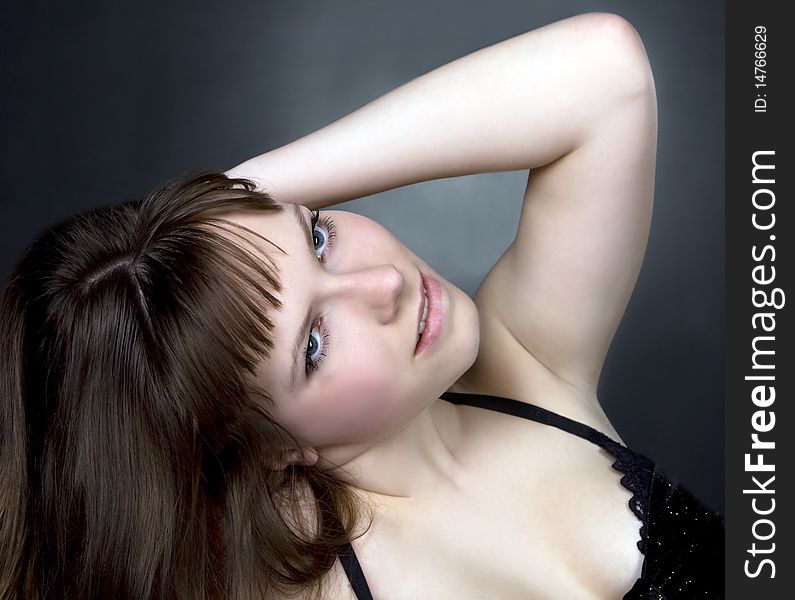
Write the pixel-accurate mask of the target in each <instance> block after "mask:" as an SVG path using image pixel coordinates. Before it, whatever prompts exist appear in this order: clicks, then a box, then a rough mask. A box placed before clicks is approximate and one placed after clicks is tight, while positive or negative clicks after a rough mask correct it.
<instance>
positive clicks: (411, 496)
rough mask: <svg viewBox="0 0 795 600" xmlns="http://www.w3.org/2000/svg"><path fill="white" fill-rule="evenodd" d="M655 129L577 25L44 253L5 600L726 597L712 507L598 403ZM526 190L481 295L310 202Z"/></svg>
mask: <svg viewBox="0 0 795 600" xmlns="http://www.w3.org/2000/svg"><path fill="white" fill-rule="evenodd" d="M656 126H657V123H656V101H655V94H654V84H653V79H652V75H651V72H650V68H649V64H648V61H647V59H646V56H645V52H644V49H643V45H642V43H641V41H640V40H639V38H638V36H637V33H636V32H635V30H634V29H633V28H632V26H631V25H630V24H629V23H628V22H626V21H625V20H623V19H622V18H620V17H618V16H616V15H612V14H607V13H590V14H584V15H579V16H576V17H572V18H568V19H565V20H562V21H558V22H555V23H552V24H550V25H547V26H545V27H541V28H539V29H536V30H533V31H529V32H527V33H524V34H522V35H519V36H516V37H514V38H511V39H508V40H505V41H503V42H500V43H497V44H495V45H493V46H490V47H487V48H484V49H482V50H479V51H477V52H474V53H472V54H470V55H468V56H465V57H463V58H461V59H459V60H457V61H454V62H452V63H450V64H448V65H445V66H443V67H440V68H438V69H436V70H435V71H432V72H430V73H428V74H426V75H424V76H422V77H419V78H417V79H415V80H414V81H412V82H410V83H408V84H406V85H404V86H402V87H400V88H398V89H396V90H394V91H392V92H390V93H389V94H386V95H385V96H383V97H382V98H379V99H378V100H376V101H374V102H372V103H370V104H368V105H367V106H365V107H363V108H362V109H360V110H358V111H356V112H354V113H352V114H351V115H349V116H347V117H345V118H343V119H341V120H339V121H337V122H335V123H333V124H331V125H329V126H327V127H325V128H323V129H321V130H319V131H317V132H315V133H313V134H311V135H308V136H306V137H304V138H302V139H300V140H298V141H296V142H293V143H291V144H288V145H287V146H284V147H282V148H279V149H277V150H274V151H272V152H268V153H265V154H263V155H261V156H258V157H256V158H253V159H251V160H249V161H247V162H244V163H242V164H241V165H238V166H236V167H234V168H232V169H230V170H229V171H228V172H226V173H225V174H220V173H207V172H194V173H188V174H185V175H184V176H182V177H178V178H175V179H174V180H172V181H170V182H169V183H168V184H166V185H165V186H163V187H162V188H160V189H158V190H156V191H154V192H153V193H152V194H150V195H149V196H148V197H147V198H145V199H144V200H143V201H140V202H130V203H126V204H122V205H118V206H115V207H110V208H107V209H100V210H95V211H92V212H90V213H85V214H82V215H76V216H75V217H73V218H72V219H69V220H67V221H66V222H64V223H62V224H59V225H58V226H56V227H55V228H53V229H52V230H51V231H50V232H47V233H46V234H45V235H43V236H42V237H41V238H39V239H38V240H37V241H36V242H35V243H34V245H33V246H32V247H31V249H30V250H29V251H28V252H27V253H26V255H25V256H24V257H23V258H22V259H21V261H20V262H19V263H18V265H17V266H16V268H15V270H14V273H13V274H12V277H11V279H10V281H9V283H8V285H7V286H6V289H5V291H4V295H3V304H2V324H1V325H0V327H1V328H2V329H0V343H2V352H3V356H4V357H5V360H4V361H3V364H2V369H3V371H2V379H0V382H1V383H0V385H2V388H1V389H2V413H0V416H1V417H2V418H1V419H0V423H1V424H2V432H3V441H2V446H0V452H1V453H2V455H0V465H2V466H0V469H2V471H0V475H2V478H3V481H4V482H6V485H5V486H3V488H2V492H0V514H2V517H3V518H2V522H0V573H2V575H0V577H1V579H0V598H12V597H18V596H22V597H26V598H43V597H68V598H95V597H96V598H99V597H131V598H150V597H154V598H205V597H214V598H215V597H217V598H236V599H237V598H240V599H242V598H282V597H296V596H295V595H297V596H298V597H305V598H310V597H317V598H329V599H331V598H334V599H337V598H359V599H360V600H363V599H364V598H368V597H372V598H376V599H390V600H391V599H402V598H407V599H409V598H410V599H423V598H429V599H431V598H432V599H436V598H442V599H446V598H455V599H468V598H506V599H507V598H547V597H549V598H622V597H623V598H695V597H699V598H718V597H721V596H722V560H723V550H722V536H723V523H722V518H721V516H720V515H718V514H715V513H712V512H711V511H709V510H707V509H706V508H705V507H704V506H702V505H701V504H700V503H699V501H698V500H697V499H695V498H694V497H693V496H692V495H691V494H690V493H689V492H688V491H687V490H686V489H684V488H681V487H680V486H678V485H676V483H675V482H673V481H671V480H670V479H669V478H668V477H667V476H666V475H665V474H664V473H663V472H662V471H660V470H659V469H656V468H655V466H654V463H653V462H652V461H650V460H649V459H648V458H646V457H643V456H641V455H639V454H636V453H634V452H632V451H631V450H629V449H627V448H626V447H625V446H624V445H623V441H622V440H621V438H620V437H619V435H618V433H617V432H616V431H615V429H614V428H613V427H612V425H611V424H610V421H609V420H608V418H607V417H606V415H605V413H604V412H603V410H602V409H601V406H600V404H599V400H598V398H597V396H596V385H597V381H598V378H599V373H600V370H601V365H602V362H603V360H604V356H605V353H606V351H607V348H608V346H609V344H610V341H611V339H612V336H613V334H614V332H615V330H616V328H617V326H618V323H619V321H620V319H621V316H622V314H623V312H624V309H625V306H626V303H627V301H628V299H629V296H630V294H631V291H632V289H633V286H634V284H635V280H636V277H637V274H638V270H639V268H640V264H641V260H642V257H643V252H644V249H645V245H646V239H647V234H648V230H649V223H650V217H651V206H652V194H653V187H654V186H653V184H654V168H655V155H656ZM525 168H529V169H532V173H531V176H530V178H529V180H528V186H527V190H526V192H525V197H524V205H523V210H522V215H521V218H520V221H519V224H518V229H517V234H516V239H515V240H514V242H513V243H512V244H511V246H510V247H509V248H508V250H507V251H506V252H505V254H504V255H503V256H502V257H501V258H500V260H499V261H498V262H497V263H496V264H495V265H494V267H493V268H492V270H491V271H490V272H489V274H488V276H487V277H486V278H485V280H484V281H483V283H482V285H481V286H480V289H479V290H478V293H477V295H476V296H475V298H474V301H473V300H472V299H470V298H469V297H468V296H467V295H466V294H464V293H463V292H462V291H461V290H459V289H457V288H456V287H455V286H453V285H452V284H450V283H449V282H448V281H446V280H445V279H444V278H443V277H442V276H441V275H440V274H439V273H437V272H435V271H434V270H433V269H432V268H431V267H430V266H429V265H428V264H426V263H425V262H424V261H423V260H422V259H421V258H420V257H418V256H416V255H415V254H414V253H412V252H411V251H410V250H409V249H408V248H406V247H405V246H403V245H402V244H401V243H400V242H399V241H398V240H397V239H396V238H395V237H393V236H392V235H391V234H390V233H389V232H388V231H387V230H386V229H384V228H383V227H381V226H380V225H378V224H377V223H375V222H373V221H372V220H370V219H367V218H365V217H362V216H359V215H356V214H354V213H350V212H345V211H337V210H335V211H325V210H324V211H322V212H320V211H319V209H321V208H326V207H328V206H332V205H334V204H337V203H340V202H343V201H345V200H349V199H352V198H357V197H361V196H364V195H367V194H372V193H375V192H379V191H383V190H386V189H391V188H394V187H398V186H402V185H407V184H409V183H413V182H418V181H426V180H431V179H437V178H442V177H452V176H459V175H465V174H470V173H479V172H487V171H505V170H515V169H525ZM464 243H465V242H464ZM602 450H604V451H602ZM611 467H612V468H611ZM365 517H366V518H365ZM293 594H295V595H293Z"/></svg>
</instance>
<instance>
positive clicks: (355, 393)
mask: <svg viewBox="0 0 795 600" xmlns="http://www.w3.org/2000/svg"><path fill="white" fill-rule="evenodd" d="M283 206H284V211H282V212H280V213H269V214H261V213H259V214H258V213H254V212H251V213H248V212H246V213H240V212H238V213H234V216H233V217H232V220H233V221H235V222H237V223H240V224H241V225H245V226H246V227H249V228H250V229H252V230H253V231H255V232H257V233H259V234H260V235H262V236H263V237H265V238H266V239H268V240H270V241H271V242H273V243H274V244H276V245H277V246H279V247H280V248H281V249H282V250H284V252H285V254H282V253H281V252H280V251H279V250H278V249H276V248H273V247H271V246H270V245H267V244H265V243H264V242H262V241H259V242H258V243H259V244H265V245H266V247H265V250H266V251H267V252H268V254H269V256H271V257H272V260H273V261H274V262H275V264H276V266H277V268H278V269H279V278H280V281H281V283H282V292H281V293H280V294H277V295H278V296H279V299H280V300H281V301H282V304H283V306H282V309H281V310H279V311H271V318H272V320H273V322H274V324H275V328H274V348H275V349H274V351H273V352H272V354H271V358H270V359H268V360H267V361H265V362H263V363H262V364H261V365H260V368H259V369H258V380H257V383H259V384H261V385H262V386H263V387H264V388H265V389H267V390H268V391H269V393H270V395H271V397H272V398H273V400H274V403H275V408H274V409H272V410H271V411H270V412H271V415H272V416H273V418H274V419H276V421H278V422H279V423H280V424H281V425H282V426H284V427H285V428H286V429H287V430H288V431H290V433H292V434H293V435H294V436H296V438H297V439H298V440H299V441H301V442H302V444H304V445H305V447H312V448H314V449H315V450H316V452H317V453H318V454H319V455H320V456H321V457H322V456H324V454H325V453H327V452H328V453H331V452H337V454H335V458H340V456H339V454H338V450H339V448H340V447H345V446H351V447H353V446H356V445H359V446H361V444H368V443H373V442H376V441H378V440H380V439H383V438H385V437H387V436H389V435H390V434H392V433H394V432H396V431H398V430H399V429H400V428H401V427H402V426H404V425H405V424H406V423H408V422H409V421H410V420H411V419H412V418H414V417H415V416H416V415H417V414H419V413H420V412H421V411H422V410H424V409H426V408H427V407H428V406H430V405H431V404H432V403H433V402H434V401H435V400H436V399H437V398H438V397H439V395H440V394H441V393H442V392H444V391H445V390H446V389H447V388H449V387H450V385H452V383H453V382H455V381H456V380H457V379H458V377H459V376H460V375H461V374H462V373H463V372H464V371H466V369H467V368H469V366H470V365H471V364H472V363H473V362H474V360H475V358H476V356H477V350H478V344H479V326H478V313H477V309H476V307H475V304H474V302H473V301H472V300H471V299H470V298H469V296H467V295H466V294H465V293H464V292H463V291H462V290H460V289H459V288H457V287H456V286H454V285H452V284H451V283H449V282H448V281H446V280H444V279H443V278H442V277H441V276H440V275H438V274H437V273H436V272H435V271H434V270H433V269H431V268H430V267H429V266H428V265H427V264H425V262H424V261H422V260H421V259H420V258H419V257H418V256H417V255H415V254H414V253H413V252H412V251H411V250H409V249H408V248H407V247H406V246H405V245H403V244H402V243H401V242H400V241H398V240H397V239H396V238H395V237H394V236H393V235H392V234H391V233H390V232H389V231H388V230H387V229H385V228H384V227H382V226H381V225H379V224H378V223H376V222H375V221H373V220H371V219H368V218H367V217H363V216H361V215H357V214H355V213H351V212H347V211H341V210H328V211H325V210H324V211H321V213H320V218H319V220H318V221H317V222H316V223H315V225H314V226H312V225H311V220H312V216H313V215H312V212H311V211H310V210H309V209H307V208H305V207H304V206H302V205H299V204H284V205H283ZM420 272H422V273H424V274H426V275H430V276H432V277H434V278H435V279H436V280H437V281H438V282H439V284H440V285H441V304H442V315H443V318H442V324H441V331H440V335H439V336H438V338H437V339H436V341H435V343H434V344H433V345H432V346H431V347H429V348H427V349H426V351H425V352H423V353H421V354H419V355H415V353H414V350H415V347H416V343H417V332H418V324H419V318H420V316H421V312H422V308H423V303H424V297H423V282H422V279H421V276H420ZM427 322H430V318H428V319H427ZM296 349H297V354H295V355H294V351H295V350H296ZM293 376H294V379H293Z"/></svg>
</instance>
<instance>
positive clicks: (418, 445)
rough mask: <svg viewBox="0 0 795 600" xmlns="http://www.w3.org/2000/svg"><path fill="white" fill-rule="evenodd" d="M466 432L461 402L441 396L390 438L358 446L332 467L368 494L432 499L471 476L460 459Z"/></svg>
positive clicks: (456, 488) (454, 489)
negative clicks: (459, 453) (456, 404)
mask: <svg viewBox="0 0 795 600" xmlns="http://www.w3.org/2000/svg"><path fill="white" fill-rule="evenodd" d="M461 433H462V432H461V420H460V418H459V413H458V410H457V407H456V406H455V405H453V404H451V403H449V402H446V401H444V400H436V401H435V402H433V403H432V404H431V405H430V406H428V407H427V408H426V409H424V410H423V411H422V412H421V413H419V414H418V415H417V416H416V417H414V418H413V419H412V420H411V421H409V422H408V423H407V424H406V425H404V426H403V427H401V428H400V429H399V430H398V431H396V432H395V433H393V434H391V435H390V436H389V437H386V438H384V439H382V440H380V441H378V442H376V443H374V444H370V445H368V446H366V447H358V448H356V449H355V451H354V452H353V453H352V454H353V457H352V458H350V459H347V460H346V461H345V462H344V463H342V464H340V463H337V464H339V467H336V468H334V469H333V472H334V474H335V475H337V476H338V477H339V478H340V479H342V480H343V481H344V482H346V483H347V484H348V485H350V486H351V487H353V488H354V489H356V490H358V491H361V492H364V493H366V494H369V495H375V496H386V497H389V498H400V499H406V500H410V501H416V502H418V503H423V502H429V501H432V500H433V499H434V498H438V497H439V495H440V493H441V492H447V491H452V492H460V491H462V489H463V488H464V486H465V485H466V482H467V481H468V480H469V479H471V474H470V473H469V472H468V471H467V469H466V468H465V467H464V466H463V465H462V464H461V462H460V461H459V455H458V449H459V447H460V441H461V439H462V435H461ZM346 454H348V455H349V456H350V454H349V453H347V452H346Z"/></svg>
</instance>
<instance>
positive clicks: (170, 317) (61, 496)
mask: <svg viewBox="0 0 795 600" xmlns="http://www.w3.org/2000/svg"><path fill="white" fill-rule="evenodd" d="M255 187H256V186H255V184H254V183H253V182H252V181H249V180H246V179H232V178H229V177H227V176H225V175H224V174H223V173H219V172H215V171H196V170H194V171H189V172H187V173H184V174H183V175H181V176H178V177H176V178H174V179H172V180H171V181H169V182H167V183H166V184H165V185H163V186H162V187H160V188H159V189H157V190H155V191H153V192H152V193H151V194H149V195H148V196H146V198H144V199H143V200H135V201H130V202H126V203H123V204H117V205H113V206H109V207H105V208H99V209H94V210H91V211H88V212H84V213H80V214H77V215H74V216H72V217H70V218H69V219H67V220H65V221H64V222H62V223H59V224H58V225H56V226H55V227H53V228H52V229H50V230H48V231H46V232H44V233H43V234H42V235H41V236H39V237H38V238H37V239H36V240H35V241H34V242H33V244H32V246H31V247H30V248H29V249H28V250H27V251H26V252H25V254H24V255H23V256H22V257H21V258H20V260H19V261H18V262H17V264H16V265H15V267H14V269H13V272H12V274H11V276H10V278H9V280H8V282H7V284H6V287H5V289H4V291H3V296H2V305H0V600H8V599H11V598H17V597H23V598H31V599H34V600H38V599H43V598H80V599H91V598H108V597H113V598H136V599H144V598H170V599H171V598H185V599H188V598H189V599H191V600H194V599H203V598H216V597H218V598H229V599H234V600H244V599H245V600H250V599H252V598H267V597H268V595H269V591H271V590H275V591H277V592H278V593H280V594H287V593H290V592H294V591H296V590H299V589H300V590H303V591H304V593H305V594H306V595H308V596H311V597H315V598H320V597H321V596H322V582H323V580H322V576H323V575H324V574H325V573H327V572H328V571H329V570H330V569H331V567H332V566H333V564H334V560H335V557H336V555H337V553H338V552H339V550H340V548H341V547H342V546H343V545H344V544H345V543H346V542H348V541H350V540H351V538H352V537H353V531H354V529H355V528H356V526H357V524H358V521H357V516H358V515H360V509H361V508H362V506H360V505H359V503H358V498H357V497H356V496H355V495H354V494H353V492H352V491H351V490H350V489H349V488H347V487H346V486H345V485H344V484H343V483H342V482H341V481H340V480H338V479H336V478H335V477H333V476H331V475H330V474H329V473H328V472H327V471H324V470H322V469H320V468H318V467H317V466H316V465H312V466H305V465H291V466H288V467H287V468H286V469H280V468H279V467H278V466H277V465H278V464H279V463H280V460H281V458H282V456H283V454H282V452H283V451H284V450H285V449H286V448H287V447H300V444H299V443H298V442H297V440H296V439H295V438H294V437H293V436H292V435H290V433H289V432H287V431H286V430H285V429H283V428H282V427H280V426H279V425H278V424H277V423H276V422H275V421H274V420H273V419H272V418H271V417H270V416H269V412H268V406H269V405H271V404H272V400H271V398H270V397H269V395H268V393H267V390H264V389H261V388H257V387H255V386H254V385H253V384H252V383H251V381H252V376H253V374H254V369H255V366H256V365H257V363H258V362H259V361H261V360H265V359H267V358H268V357H270V355H271V351H272V350H273V342H272V340H271V333H272V331H273V322H272V321H271V320H270V318H269V314H271V313H270V311H272V310H279V308H280V307H281V302H280V301H279V299H278V297H277V294H278V292H279V291H280V290H281V287H280V284H279V279H278V271H277V269H276V267H275V265H274V263H273V261H270V260H268V255H267V252H262V251H260V252H257V249H256V246H255V245H254V244H253V243H252V242H251V240H250V239H249V238H247V237H246V236H245V235H243V233H245V232H248V233H251V234H252V235H255V236H257V234H255V233H254V232H252V231H251V230H249V229H246V228H242V227H237V226H232V224H231V222H229V221H226V220H223V219H220V218H219V217H218V216H217V211H223V210H232V209H237V210H256V211H261V212H263V213H269V212H274V211H279V210H282V209H283V208H282V206H281V205H279V204H276V203H274V202H273V200H272V199H271V198H270V197H269V196H268V195H267V194H266V193H263V192H261V191H256V190H255ZM214 214H216V216H213V215H214ZM240 230H245V232H242V233H241V231H240ZM257 237H259V238H260V239H262V240H263V241H265V242H267V240H266V239H265V238H261V236H257ZM268 243H269V242H268ZM307 507H309V510H307ZM307 515H309V516H310V519H309V520H307V519H306V516H307Z"/></svg>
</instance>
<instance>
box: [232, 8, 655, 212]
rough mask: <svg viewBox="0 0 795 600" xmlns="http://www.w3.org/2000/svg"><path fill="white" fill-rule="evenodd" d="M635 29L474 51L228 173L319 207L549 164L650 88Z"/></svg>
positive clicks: (581, 32)
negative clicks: (626, 100) (426, 183)
mask: <svg viewBox="0 0 795 600" xmlns="http://www.w3.org/2000/svg"><path fill="white" fill-rule="evenodd" d="M649 80H650V74H649V68H648V63H647V62H646V59H645V53H644V51H643V46H642V44H641V42H640V40H639V39H638V38H637V34H636V33H635V31H634V29H633V28H632V26H631V25H630V24H629V23H627V22H626V21H624V20H623V19H621V18H620V17H616V16H615V15H609V14H605V13H590V14H585V15H578V16H576V17H571V18H568V19H564V20H562V21H557V22H555V23H551V24H549V25H547V26H544V27H541V28H538V29H535V30H532V31H529V32H527V33H523V34H521V35H518V36H515V37H513V38H510V39H508V40H505V41H502V42H500V43H497V44H495V45H493V46H489V47H487V48H484V49H482V50H478V51H476V52H473V53H472V54H469V55H467V56H464V57H462V58H460V59H458V60H456V61H453V62H451V63H448V64H446V65H444V66H442V67H439V68H437V69H435V70H433V71H431V72H429V73H426V74H425V75H422V76H421V77H418V78H416V79H414V80H413V81H410V82H409V83H407V84H405V85H402V86H401V87H398V88H396V89H394V90H393V91H391V92H389V93H387V94H385V95H384V96H381V97H380V98H378V99H376V100H374V101H373V102H371V103H369V104H367V105H366V106H364V107H362V108H360V109H358V110H357V111H355V112H353V113H351V114H349V115H347V116H345V117H343V118H342V119H339V120H338V121H336V122H334V123H331V124H330V125H328V126H326V127H324V128H322V129H319V130H318V131H315V132H313V133H311V134H309V135H307V136H304V137H302V138H300V139H298V140H296V141H294V142H292V143H290V144H287V145H285V146H282V147H281V148H277V149H276V150H273V151H270V152H266V153H265V154H262V155H260V156H257V157H255V158H252V159H250V160H248V161H246V162H244V163H242V164H240V165H238V166H236V167H234V168H233V169H231V170H230V171H229V174H230V175H237V176H244V177H249V178H251V179H254V180H255V181H256V182H257V183H258V185H259V187H261V188H262V189H264V190H265V191H266V192H269V193H270V194H271V195H272V196H273V197H274V198H275V199H276V200H277V201H280V202H300V203H302V204H305V205H306V206H308V207H310V208H322V207H325V206H330V205H333V204H337V203H339V202H343V201H345V200H350V199H352V198H358V197H362V196H366V195H368V194H373V193H376V192H380V191H384V190H388V189H392V188H395V187H400V186H403V185H407V184H410V183H415V182H419V181H428V180H431V179H440V178H444V177H453V176H460V175H468V174H472V173H482V172H491V171H510V170H516V169H526V168H533V167H535V166H539V165H543V164H547V163H549V162H552V161H553V160H555V159H557V158H559V157H561V156H563V155H564V154H566V153H568V152H571V151H572V150H574V149H575V148H577V147H578V146H579V144H581V143H582V141H583V140H584V139H586V138H587V136H588V133H589V131H590V130H592V129H593V128H594V127H595V125H596V124H597V123H598V122H599V120H600V117H601V116H603V115H604V114H605V111H608V110H615V109H616V106H619V103H620V101H621V99H623V98H627V97H630V96H632V95H633V94H634V93H635V92H637V91H638V90H640V89H642V88H644V87H645V86H647V85H648V81H649Z"/></svg>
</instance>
